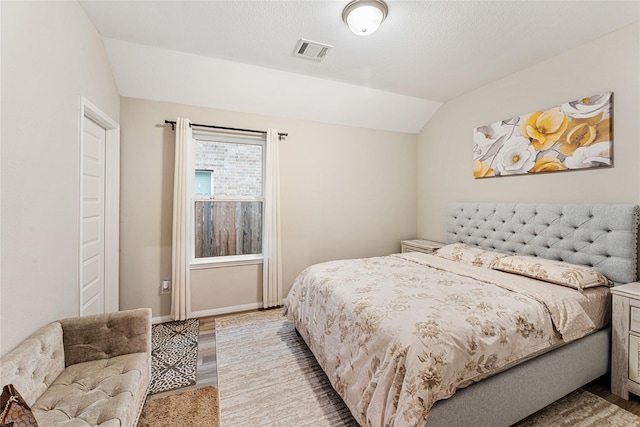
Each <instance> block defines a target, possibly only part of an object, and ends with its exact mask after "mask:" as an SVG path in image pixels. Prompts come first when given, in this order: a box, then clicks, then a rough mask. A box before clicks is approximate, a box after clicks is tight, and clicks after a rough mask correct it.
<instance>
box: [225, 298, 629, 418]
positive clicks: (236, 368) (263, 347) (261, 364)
mask: <svg viewBox="0 0 640 427" xmlns="http://www.w3.org/2000/svg"><path fill="white" fill-rule="evenodd" d="M215 329H216V340H217V343H216V345H217V358H218V361H217V363H218V387H219V389H220V427H245V426H252V427H254V426H274V427H277V426H284V427H294V426H295V427H304V426H309V427H321V426H327V427H334V426H335V427H337V426H357V423H356V422H355V420H354V419H353V418H352V417H351V415H350V413H349V410H348V408H347V407H346V406H345V405H344V403H343V402H342V400H341V399H340V397H339V396H338V394H337V393H336V392H335V391H334V390H333V388H332V387H331V384H330V383H329V380H328V379H327V377H326V376H325V375H324V373H323V372H322V370H321V368H320V366H319V365H318V363H317V362H316V360H315V358H314V357H313V354H312V353H311V351H309V349H308V348H307V346H306V344H305V343H304V341H303V340H302V338H300V337H299V336H298V335H297V334H296V332H295V329H294V327H293V322H291V321H289V320H287V319H286V318H284V317H283V316H282V310H281V309H279V310H268V311H260V312H252V313H245V314H239V315H233V316H227V317H223V318H219V319H216V328H215ZM517 426H518V427H550V426H553V427H622V426H625V427H631V426H639V427H640V418H639V417H637V416H635V415H633V414H631V413H630V412H628V411H625V410H624V409H622V408H620V407H619V406H616V405H613V404H611V403H609V402H607V401H606V400H604V399H602V398H600V397H598V396H596V395H594V394H592V393H590V392H588V391H586V390H582V389H580V390H577V391H576V392H574V393H571V394H570V395H568V396H566V397H564V398H563V399H560V400H559V401H557V402H555V403H553V404H551V405H549V406H548V407H546V408H544V409H543V410H541V411H539V412H538V413H536V414H534V415H532V416H531V417H529V418H527V419H525V420H523V421H521V422H520V423H519V424H517Z"/></svg>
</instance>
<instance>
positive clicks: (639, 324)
mask: <svg viewBox="0 0 640 427" xmlns="http://www.w3.org/2000/svg"><path fill="white" fill-rule="evenodd" d="M629 330H630V331H633V332H636V333H638V334H640V308H636V307H631V323H630V324H629Z"/></svg>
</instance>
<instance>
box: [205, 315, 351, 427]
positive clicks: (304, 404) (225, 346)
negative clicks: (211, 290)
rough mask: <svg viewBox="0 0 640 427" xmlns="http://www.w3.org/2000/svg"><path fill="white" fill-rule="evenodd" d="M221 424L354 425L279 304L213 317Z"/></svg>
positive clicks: (232, 426) (225, 426)
mask: <svg viewBox="0 0 640 427" xmlns="http://www.w3.org/2000/svg"><path fill="white" fill-rule="evenodd" d="M216 351H217V366H218V388H219V389H220V426H221V427H247V426H251V427H255V426H273V427H279V426H282V427H341V426H357V425H358V424H357V423H356V422H355V420H354V419H353V418H352V417H351V413H350V412H349V409H348V408H347V407H346V405H345V404H344V403H343V402H342V399H341V398H340V396H338V394H337V393H336V392H335V391H334V390H333V388H332V387H331V383H330V382H329V380H328V379H327V377H326V375H325V374H324V372H322V369H321V368H320V366H319V365H318V363H317V362H316V360H315V358H314V357H313V355H312V354H311V352H310V351H309V349H308V348H307V346H306V344H305V343H304V341H303V340H302V339H301V338H300V337H298V336H297V335H296V332H295V328H294V327H293V322H291V321H289V320H287V319H286V318H285V317H283V315H282V310H281V309H276V310H267V311H259V312H252V313H245V314H240V315H235V316H227V317H222V318H219V319H216Z"/></svg>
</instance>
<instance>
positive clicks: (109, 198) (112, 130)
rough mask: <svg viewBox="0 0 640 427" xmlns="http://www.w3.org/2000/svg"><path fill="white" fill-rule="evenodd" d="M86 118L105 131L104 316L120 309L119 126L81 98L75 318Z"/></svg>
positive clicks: (80, 298)
mask: <svg viewBox="0 0 640 427" xmlns="http://www.w3.org/2000/svg"><path fill="white" fill-rule="evenodd" d="M85 117H86V118H89V119H91V120H93V121H94V122H96V123H97V124H98V125H100V126H101V127H102V128H104V130H105V177H104V178H105V188H104V207H105V208H104V210H105V212H104V273H105V275H104V282H105V289H104V312H105V313H112V312H116V311H118V310H119V308H120V301H119V299H120V295H119V294H120V279H119V275H120V259H119V256H120V125H119V124H118V123H117V122H116V121H115V120H113V119H112V118H111V117H109V115H107V114H106V113H104V112H103V111H102V110H100V109H99V108H98V107H96V106H95V105H94V104H92V103H91V102H90V101H89V100H88V99H87V98H85V97H84V96H81V97H80V126H79V128H80V139H79V143H80V147H79V153H80V158H79V161H80V163H79V168H78V177H79V184H78V190H79V192H78V195H79V200H78V202H79V203H78V237H79V239H78V260H79V262H78V315H80V310H81V307H82V283H81V280H80V279H81V278H82V250H81V248H82V241H83V236H82V159H83V155H84V150H83V145H84V144H83V138H84V119H85Z"/></svg>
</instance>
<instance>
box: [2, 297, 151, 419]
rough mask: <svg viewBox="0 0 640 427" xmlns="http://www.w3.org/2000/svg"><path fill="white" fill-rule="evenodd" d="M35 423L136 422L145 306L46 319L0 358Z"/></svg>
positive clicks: (147, 328)
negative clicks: (135, 308)
mask: <svg viewBox="0 0 640 427" xmlns="http://www.w3.org/2000/svg"><path fill="white" fill-rule="evenodd" d="M0 373H1V375H2V376H1V380H2V386H4V385H5V384H13V385H14V386H15V388H16V390H17V391H18V392H19V393H20V394H21V395H22V397H23V398H24V399H25V401H26V402H27V403H28V404H29V405H30V406H31V409H32V411H33V414H34V416H35V418H36V420H37V421H38V425H39V426H42V427H54V426H74V427H76V426H100V427H111V426H114V427H116V426H117V427H135V425H136V423H137V420H138V417H139V415H140V411H141V410H142V406H143V405H144V402H145V399H146V396H147V390H148V388H149V381H150V374H151V310H150V309H137V310H129V311H121V312H118V313H110V314H100V315H94V316H86V317H78V318H71V319H64V320H60V321H58V322H54V323H51V324H49V325H47V326H45V327H43V328H41V329H40V330H38V331H36V332H35V333H34V334H33V335H31V336H30V337H29V338H27V339H26V340H25V341H23V342H22V343H20V344H19V345H18V347H16V348H15V349H14V350H12V351H11V352H9V353H7V354H6V355H5V356H4V357H2V359H0Z"/></svg>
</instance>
